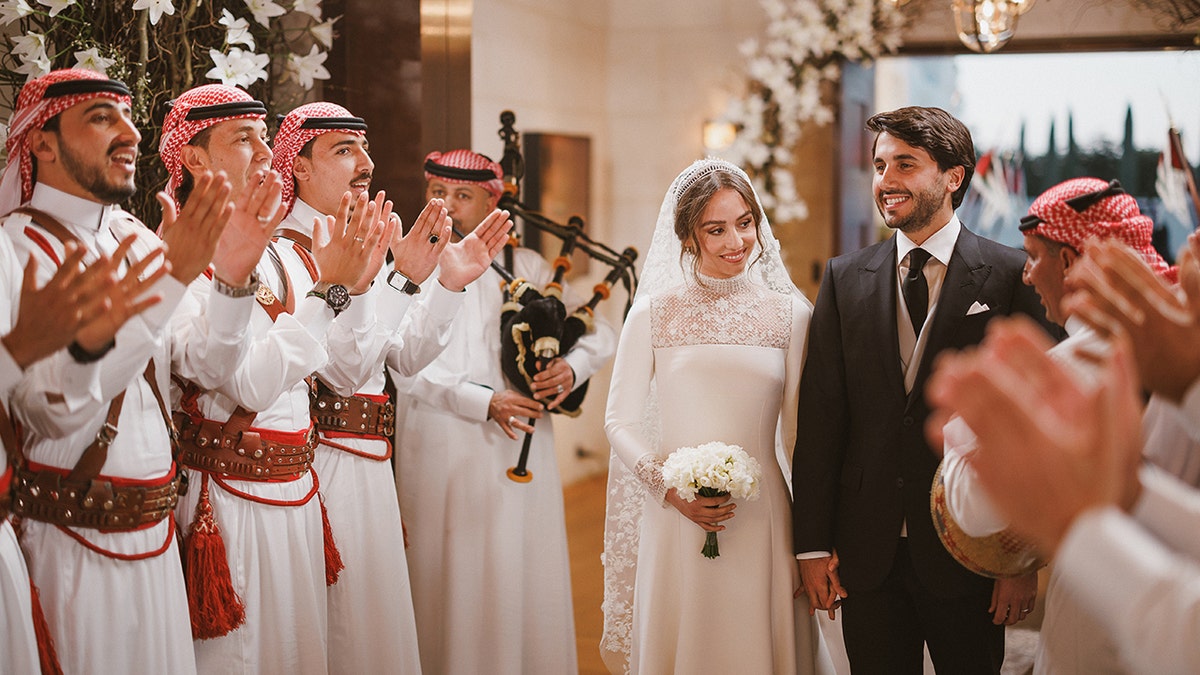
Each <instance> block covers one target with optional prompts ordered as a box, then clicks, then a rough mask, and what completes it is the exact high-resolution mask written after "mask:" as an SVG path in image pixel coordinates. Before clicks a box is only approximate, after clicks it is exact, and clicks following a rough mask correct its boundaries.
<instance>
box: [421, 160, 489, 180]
mask: <svg viewBox="0 0 1200 675" xmlns="http://www.w3.org/2000/svg"><path fill="white" fill-rule="evenodd" d="M488 161H491V160H488ZM425 170H426V171H428V172H429V173H430V174H431V175H434V176H439V177H441V178H449V179H450V180H462V181H467V182H470V183H485V182H487V181H489V180H496V179H497V178H499V176H497V175H496V172H495V171H492V170H491V169H460V168H458V167H454V166H446V165H444V164H438V163H437V162H435V161H433V160H432V159H427V160H425Z"/></svg>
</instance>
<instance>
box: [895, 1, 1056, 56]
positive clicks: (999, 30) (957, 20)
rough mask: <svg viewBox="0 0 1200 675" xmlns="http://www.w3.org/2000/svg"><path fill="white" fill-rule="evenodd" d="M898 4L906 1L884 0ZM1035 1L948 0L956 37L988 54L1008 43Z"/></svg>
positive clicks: (903, 3) (976, 49)
mask: <svg viewBox="0 0 1200 675" xmlns="http://www.w3.org/2000/svg"><path fill="white" fill-rule="evenodd" d="M884 1H885V2H890V3H892V4H893V5H895V6H897V7H900V6H902V5H906V4H908V2H909V0H884ZM1035 2H1037V0H950V9H951V11H952V12H954V27H955V29H956V30H957V31H958V39H959V40H961V41H962V43H963V44H964V45H966V46H967V47H968V48H969V49H970V50H971V51H975V52H980V53H983V54H987V53H989V52H994V51H996V50H997V49H1000V48H1001V47H1003V46H1004V45H1006V44H1008V41H1009V40H1011V39H1012V36H1013V33H1015V32H1016V30H1017V19H1018V18H1019V17H1020V16H1021V15H1022V14H1024V13H1025V12H1028V11H1029V10H1030V8H1032V7H1033V5H1034V3H1035Z"/></svg>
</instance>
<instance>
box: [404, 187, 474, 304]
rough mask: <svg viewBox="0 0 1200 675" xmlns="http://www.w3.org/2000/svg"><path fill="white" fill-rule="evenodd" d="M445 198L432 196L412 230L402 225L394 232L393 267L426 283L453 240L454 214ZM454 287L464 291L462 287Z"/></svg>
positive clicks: (415, 280)
mask: <svg viewBox="0 0 1200 675" xmlns="http://www.w3.org/2000/svg"><path fill="white" fill-rule="evenodd" d="M445 207H446V203H445V201H443V200H441V199H430V200H429V203H428V204H426V205H425V208H423V209H421V214H420V215H419V216H417V221H416V222H415V223H413V226H412V229H410V230H409V231H408V234H403V232H401V231H400V230H399V229H397V230H396V232H395V234H393V235H392V241H391V249H392V257H393V258H394V259H395V260H394V261H393V262H392V268H393V269H395V270H396V271H398V272H400V273H401V274H403V275H404V276H406V277H408V278H409V280H411V281H412V282H413V283H414V284H421V283H424V282H425V280H426V279H428V278H429V275H430V274H431V273H432V272H433V268H434V267H437V264H438V259H439V257H440V256H441V254H442V251H443V250H444V249H445V248H446V245H447V244H448V243H449V242H450V227H451V221H450V215H449V212H447V211H446V208H445ZM450 290H458V291H461V290H462V288H461V287H460V288H457V289H455V288H451V289H450Z"/></svg>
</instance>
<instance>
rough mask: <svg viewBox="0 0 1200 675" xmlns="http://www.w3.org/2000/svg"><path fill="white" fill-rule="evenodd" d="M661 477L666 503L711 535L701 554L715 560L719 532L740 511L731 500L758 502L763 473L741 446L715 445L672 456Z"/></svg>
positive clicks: (706, 539)
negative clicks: (759, 485) (734, 512)
mask: <svg viewBox="0 0 1200 675" xmlns="http://www.w3.org/2000/svg"><path fill="white" fill-rule="evenodd" d="M662 476H663V483H664V485H665V486H666V487H667V488H668V491H667V496H666V498H667V501H668V502H669V503H670V504H671V505H672V506H674V507H675V508H676V509H677V510H678V511H679V512H680V513H682V514H683V515H684V517H686V518H687V519H689V520H691V521H692V522H694V523H696V524H697V525H699V526H700V527H701V528H702V529H704V531H706V532H707V533H708V536H707V537H705V540H704V548H703V549H701V551H700V552H701V553H703V554H704V556H705V557H706V558H716V557H717V556H719V555H720V552H719V550H718V548H717V532H720V531H721V530H723V529H725V526H724V525H722V524H721V523H723V522H725V521H727V520H729V519H730V518H733V511H734V509H736V508H737V505H736V504H734V503H733V502H732V501H731V500H732V499H735V498H736V499H747V500H754V499H756V498H757V497H758V484H759V480H760V479H761V477H762V471H761V469H760V468H759V466H758V461H757V460H755V459H754V458H753V457H751V456H750V455H748V454H746V451H745V450H743V449H742V448H741V447H740V446H737V445H729V444H727V443H721V442H718V441H713V442H709V443H705V444H703V445H700V446H697V447H682V448H679V449H677V450H675V452H672V453H671V454H670V456H668V457H667V459H666V461H664V462H663V467H662Z"/></svg>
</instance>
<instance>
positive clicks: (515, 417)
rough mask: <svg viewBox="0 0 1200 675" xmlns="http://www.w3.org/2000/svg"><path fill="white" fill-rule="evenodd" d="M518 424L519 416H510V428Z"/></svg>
mask: <svg viewBox="0 0 1200 675" xmlns="http://www.w3.org/2000/svg"><path fill="white" fill-rule="evenodd" d="M516 423H517V416H516V415H509V417H508V426H510V427H511V426H512V425H514V424H516Z"/></svg>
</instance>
